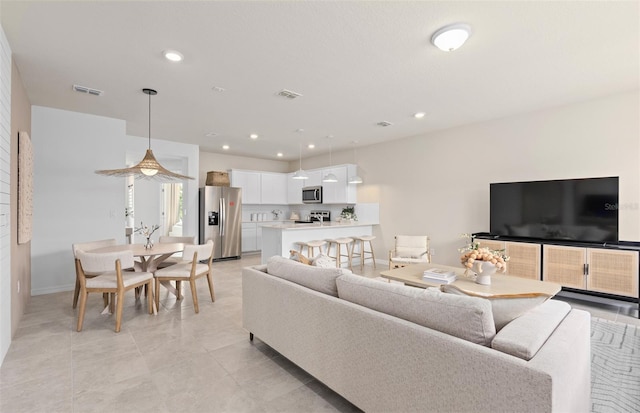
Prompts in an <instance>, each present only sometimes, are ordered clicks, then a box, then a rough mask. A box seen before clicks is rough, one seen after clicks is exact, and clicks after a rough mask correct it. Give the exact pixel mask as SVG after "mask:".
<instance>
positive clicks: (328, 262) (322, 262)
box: [311, 254, 336, 268]
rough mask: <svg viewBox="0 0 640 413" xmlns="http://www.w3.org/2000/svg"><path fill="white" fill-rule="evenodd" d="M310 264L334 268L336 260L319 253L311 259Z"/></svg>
mask: <svg viewBox="0 0 640 413" xmlns="http://www.w3.org/2000/svg"><path fill="white" fill-rule="evenodd" d="M311 265H314V266H316V267H322V268H335V267H336V260H334V259H333V258H331V257H330V256H328V255H327V254H320V255H318V256H316V257H314V258H313V259H312V260H311Z"/></svg>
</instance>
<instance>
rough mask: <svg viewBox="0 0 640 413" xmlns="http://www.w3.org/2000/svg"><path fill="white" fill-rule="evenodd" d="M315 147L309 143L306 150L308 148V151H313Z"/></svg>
mask: <svg viewBox="0 0 640 413" xmlns="http://www.w3.org/2000/svg"><path fill="white" fill-rule="evenodd" d="M315 147H316V145H314V144H312V143H310V144H309V145H307V148H309V149H313V148H315Z"/></svg>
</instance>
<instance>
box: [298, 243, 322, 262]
mask: <svg viewBox="0 0 640 413" xmlns="http://www.w3.org/2000/svg"><path fill="white" fill-rule="evenodd" d="M326 243H327V241H325V240H322V239H320V240H311V241H296V242H295V244H297V245H299V246H300V252H302V250H303V249H304V247H307V255H308V258H313V257H315V254H314V250H315V249H316V248H318V249H319V250H320V254H323V253H324V251H323V250H322V247H324V246H325V244H326Z"/></svg>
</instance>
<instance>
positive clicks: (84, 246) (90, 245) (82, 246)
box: [71, 238, 116, 308]
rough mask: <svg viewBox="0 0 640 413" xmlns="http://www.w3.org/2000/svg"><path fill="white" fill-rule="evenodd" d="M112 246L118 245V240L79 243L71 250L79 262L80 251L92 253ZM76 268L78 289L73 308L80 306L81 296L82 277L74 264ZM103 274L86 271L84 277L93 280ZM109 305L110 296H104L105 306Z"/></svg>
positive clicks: (75, 259) (72, 246) (76, 289)
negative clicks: (79, 299)
mask: <svg viewBox="0 0 640 413" xmlns="http://www.w3.org/2000/svg"><path fill="white" fill-rule="evenodd" d="M112 245H116V240H115V239H113V238H110V239H102V240H99V241H89V242H78V243H76V244H71V250H72V251H73V258H74V261H75V262H77V261H78V254H77V252H78V250H83V251H91V250H93V249H96V248H102V247H110V246H112ZM74 267H75V269H76V288H75V290H74V292H73V308H76V307H77V306H78V296H79V295H80V275H79V274H78V266H77V265H76V264H75V263H74ZM101 273H102V272H97V273H92V272H90V271H85V273H84V276H85V277H86V278H93V277H95V276H97V275H100V274H101ZM107 304H109V296H108V295H107V294H105V295H104V305H105V307H106V306H107Z"/></svg>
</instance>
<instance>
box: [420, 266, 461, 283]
mask: <svg viewBox="0 0 640 413" xmlns="http://www.w3.org/2000/svg"><path fill="white" fill-rule="evenodd" d="M422 280H423V281H424V282H428V283H433V284H451V283H452V282H454V281H455V280H456V273H455V272H453V271H448V270H443V269H440V268H430V269H428V270H426V271H425V272H424V273H423V274H422Z"/></svg>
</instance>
